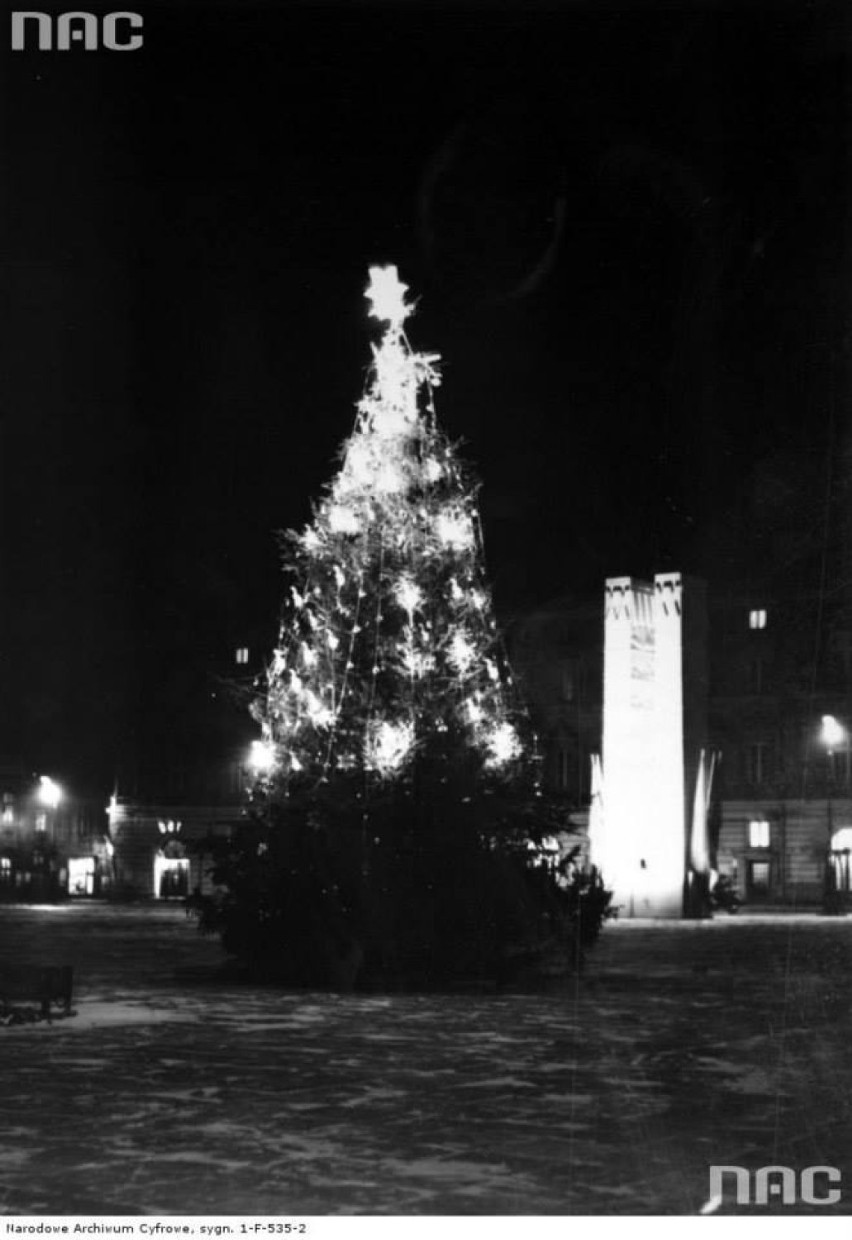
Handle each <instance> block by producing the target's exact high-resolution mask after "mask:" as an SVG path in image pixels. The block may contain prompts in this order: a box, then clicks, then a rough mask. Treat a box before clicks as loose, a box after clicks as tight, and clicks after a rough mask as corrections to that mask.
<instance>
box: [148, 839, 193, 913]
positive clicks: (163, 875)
mask: <svg viewBox="0 0 852 1240" xmlns="http://www.w3.org/2000/svg"><path fill="white" fill-rule="evenodd" d="M154 895H155V896H156V897H157V899H159V900H185V899H186V897H187V896H188V895H189V858H188V857H187V855H186V848H185V847H184V845H183V844H182V843H181V842H180V840H169V842H168V843H167V844H165V845H164V846H163V847H162V848H161V849H160V850H159V851H158V852H157V855H156V857H155V858H154Z"/></svg>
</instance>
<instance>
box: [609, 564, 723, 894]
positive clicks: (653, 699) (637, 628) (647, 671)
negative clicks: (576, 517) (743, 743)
mask: <svg viewBox="0 0 852 1240" xmlns="http://www.w3.org/2000/svg"><path fill="white" fill-rule="evenodd" d="M706 626H707V622H706V601H705V591H704V585H703V583H702V582H700V581H697V580H692V579H687V580H686V581H684V580H683V578H682V577H681V575H680V573H657V574H656V576H655V577H654V580H653V582H645V581H638V580H636V579H635V578H631V577H610V578H608V579H607V582H606V590H605V611H604V695H603V707H604V709H603V754H602V766H603V812H602V820H601V822H600V825H599V827H598V829H597V831H596V838H595V839H593V840H592V843H591V847H592V860H593V862H594V863H595V864H596V865H597V866H599V868H600V869H601V870H602V872H603V875H604V881H605V882H606V884H607V886H609V887H611V888H612V889H613V890H614V893H615V898H614V904H616V905H618V906H620V912H621V916H623V917H682V916H683V915H684V890H685V881H686V875H687V866H688V842H687V841H688V832H689V830H690V828H691V823H692V816H693V804H694V800H695V794H696V781H697V779H698V774H699V768H700V764H701V762H702V751H703V750H704V747H705V745H706V715H707V669H706Z"/></svg>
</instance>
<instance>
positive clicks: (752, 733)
mask: <svg viewBox="0 0 852 1240" xmlns="http://www.w3.org/2000/svg"><path fill="white" fill-rule="evenodd" d="M625 580H627V579H625ZM787 585H788V587H789V588H786V589H785V588H783V583H782V586H779V584H778V582H777V581H766V580H764V582H763V583H762V584H761V583H759V582H755V581H751V582H747V583H746V584H744V585H730V584H725V585H724V586H720V585H719V584H718V583H714V582H713V581H712V580H711V581H710V582H709V583H708V587H707V612H706V614H707V628H706V639H704V638H702V637H701V636H700V634H699V635H696V644H695V645H694V646H693V649H694V650H698V649H699V648H700V645H701V642H702V641H703V640H706V655H707V665H706V674H704V675H702V673H701V672H700V670H699V671H696V673H695V674H688V675H687V676H686V677H685V680H684V684H685V685H691V686H692V687H693V688H692V689H687V693H689V692H692V691H693V690H694V691H696V692H698V693H701V692H704V693H706V701H707V716H706V718H707V726H706V740H705V742H704V744H705V745H706V752H707V754H708V755H712V758H713V781H712V790H711V793H712V794H711V798H710V805H709V811H708V836H709V841H708V842H709V853H710V864H711V867H712V870H713V872H714V873H715V874H719V875H722V876H724V877H725V878H726V879H727V880H728V881H729V883H730V884H731V886H732V888H733V890H734V891H735V892H736V894H737V896H738V897H739V899H740V900H741V901H742V902H743V904H744V905H746V906H747V907H749V908H752V909H759V908H786V909H794V908H803V909H823V908H826V909H827V910H828V911H837V910H840V911H842V910H844V909H847V908H848V909H850V910H852V875H850V869H851V868H852V867H851V866H850V857H852V745H850V736H852V622H851V621H850V613H849V609H848V608H847V607H846V606H845V601H844V598H843V596H842V594H839V595H838V597H837V598H836V599H835V600H834V601H833V603H832V600H831V599H829V602H828V604H827V603H826V599H825V595H824V593H822V592H819V591H813V590H808V589H806V588H805V587H804V586H803V585H802V582H801V579H799V580H794V581H790V582H789V583H787ZM632 589H633V583H631V590H632ZM631 597H632V595H631ZM607 598H608V599H609V604H610V605H611V604H612V603H613V598H612V597H611V596H610V595H607ZM647 610H648V614H649V616H650V614H651V611H652V604H651V602H650V601H649V603H648V609H647ZM611 623H612V617H610V624H611ZM606 625H607V618H606V615H605V603H604V600H603V599H602V598H598V599H592V598H587V599H583V598H577V597H569V596H567V595H564V596H561V597H558V598H556V599H554V600H553V601H552V602H551V603H550V604H548V605H546V606H543V607H541V608H539V609H536V610H535V611H533V612H531V613H530V614H528V615H527V616H523V617H517V618H516V619H515V621H514V622H513V624H512V626H511V629H510V654H511V658H512V662H513V665H514V667H515V670H516V672H517V674H518V677H519V680H520V681H521V682H522V684H523V686H524V689H525V692H526V694H527V698H528V701H529V703H530V707H531V711H532V714H533V719H534V722H535V724H536V727H537V729H538V733H539V737H540V744H541V747H542V752H543V765H544V773H545V777H546V780H547V782H548V784H549V785H550V787H551V788H552V789H555V790H560V791H562V792H564V794H565V795H566V799H567V802H568V816H569V818H570V820H571V821H572V822H573V823H575V824H578V823H580V824H586V823H588V815H589V805H590V801H591V793H592V789H591V770H592V765H591V755H593V754H596V753H599V752H600V751H601V747H602V743H603V741H604V722H603V720H604V712H603V706H604V693H605V689H604V636H605V631H606ZM640 627H641V626H640ZM636 632H637V633H638V632H639V630H638V629H637V630H636ZM629 645H630V643H629V642H628V649H629ZM633 645H634V647H635V649H634V651H633V654H632V656H629V657H628V666H627V670H626V671H625V678H624V679H622V682H621V688H620V689H619V692H624V693H630V692H632V691H633V690H635V689H636V688H637V686H638V687H640V688H641V677H640V678H639V679H638V680H637V678H636V677H635V676H634V675H633V671H634V670H635V669H634V668H632V667H631V666H630V664H631V659H632V662H634V663H636V661H637V660H638V664H637V666H639V664H641V656H642V650H641V648H640V647H641V645H642V643H641V642H633ZM645 655H646V656H647V655H648V651H647V650H646V651H645ZM690 657H691V659H692V660H693V665H694V655H693V656H690ZM622 670H624V669H622ZM702 680H703V689H702ZM631 685H632V689H631V688H630V686H631ZM613 691H614V690H613ZM686 713H687V714H690V713H691V714H692V715H693V717H697V716H696V715H695V711H694V708H692V707H688V708H687V711H686ZM701 744H702V743H701V741H700V740H699V739H698V738H697V734H696V738H695V743H694V744H692V745H691V747H688V748H689V751H690V753H691V752H692V750H693V749H697V748H700V747H701ZM603 747H604V749H605V744H604V746H603ZM686 780H687V783H689V782H690V776H689V774H688V773H687V776H686ZM692 782H693V783H694V780H693V781H692ZM605 788H606V762H604V789H605ZM634 791H635V790H634ZM636 795H637V796H638V795H639V794H638V792H637V793H636ZM642 795H643V797H644V798H645V801H646V802H647V808H648V812H649V814H650V815H651V818H653V816H654V813H655V811H656V802H657V795H656V792H655V791H654V790H653V789H647V790H646V791H645V792H644V793H643V794H642ZM604 797H606V791H604ZM688 800H689V790H688V789H687V802H688ZM621 902H622V903H624V901H623V900H622V901H621Z"/></svg>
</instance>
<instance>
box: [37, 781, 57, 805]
mask: <svg viewBox="0 0 852 1240" xmlns="http://www.w3.org/2000/svg"><path fill="white" fill-rule="evenodd" d="M36 796H37V797H38V800H39V803H40V804H41V805H43V806H44V807H45V808H46V809H56V808H57V807H58V805H59V802H60V801H61V800H62V789H61V788H60V786H59V784H58V783H57V782H56V780H55V779H51V778H50V776H49V775H42V776H41V777H40V778H39V781H38V789H37V791H36Z"/></svg>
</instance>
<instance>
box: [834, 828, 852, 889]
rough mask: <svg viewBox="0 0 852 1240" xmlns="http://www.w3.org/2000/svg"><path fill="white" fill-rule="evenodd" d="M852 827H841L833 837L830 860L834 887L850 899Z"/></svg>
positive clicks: (851, 886)
mask: <svg viewBox="0 0 852 1240" xmlns="http://www.w3.org/2000/svg"><path fill="white" fill-rule="evenodd" d="M850 858H852V827H841V828H840V829H839V830H838V831H835V832H834V835H832V837H831V854H830V857H829V861H830V864H831V870H832V880H833V889H834V890H835V891H836V892H838V893H839V894H840V895H843V896H845V897H846V898H847V900H848V899H849V897H850V895H852V865H850Z"/></svg>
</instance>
